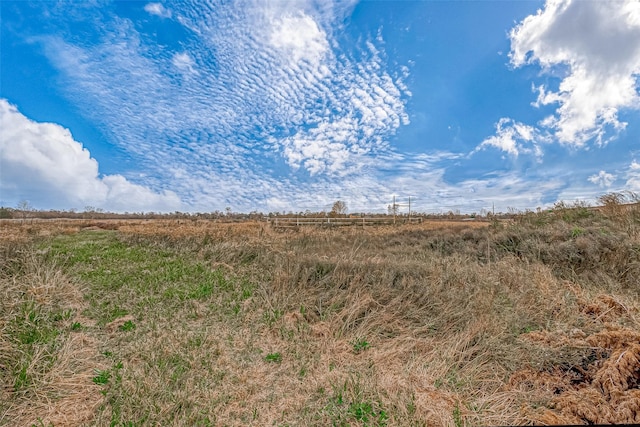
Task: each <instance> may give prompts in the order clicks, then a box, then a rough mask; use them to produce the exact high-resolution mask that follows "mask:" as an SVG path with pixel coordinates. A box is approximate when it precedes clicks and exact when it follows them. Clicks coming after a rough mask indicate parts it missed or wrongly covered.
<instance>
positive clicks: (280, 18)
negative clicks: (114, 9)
mask: <svg viewBox="0 0 640 427" xmlns="http://www.w3.org/2000/svg"><path fill="white" fill-rule="evenodd" d="M352 7H353V5H351V4H348V3H340V4H336V5H333V6H331V7H328V6H326V5H325V6H318V5H317V4H314V3H312V2H309V3H307V2H291V3H287V4H286V5H283V4H280V3H267V2H250V3H243V2H238V3H235V4H232V5H230V6H228V7H224V8H221V7H215V8H214V7H212V8H207V7H203V4H202V3H201V2H195V3H193V4H191V3H182V4H177V3H176V4H172V13H171V17H172V19H175V20H176V22H179V23H181V25H183V26H184V27H185V28H186V29H188V31H190V34H191V37H190V38H189V39H188V40H183V41H181V47H182V48H181V49H180V50H179V51H171V50H170V49H167V50H162V51H155V50H154V49H157V47H156V46H151V45H146V44H145V42H144V40H145V37H144V35H143V34H140V33H139V31H138V29H136V27H135V25H134V23H132V22H130V21H128V20H126V19H114V20H112V21H109V22H105V23H103V28H102V29H101V30H100V31H102V33H101V39H100V41H99V42H98V43H80V42H78V41H77V40H73V42H72V41H71V40H72V39H71V38H65V37H51V36H45V37H41V38H40V39H39V40H40V41H41V42H42V43H43V45H44V47H45V52H46V53H47V55H48V57H49V59H50V61H51V62H52V63H53V64H54V65H55V66H56V67H57V68H58V69H59V70H60V71H62V75H63V79H64V80H65V83H66V84H65V87H66V90H67V93H68V95H69V96H70V97H71V98H72V99H73V100H74V101H75V102H76V103H78V104H79V105H81V106H82V107H84V108H85V110H86V112H87V113H86V114H88V115H90V116H91V119H93V120H96V121H98V122H101V123H102V125H103V127H104V128H105V129H106V130H107V133H108V134H110V135H112V138H113V139H114V142H115V143H117V144H119V145H120V146H121V147H123V148H124V149H126V150H127V151H128V152H129V153H131V154H132V155H134V156H137V158H138V159H139V164H140V166H141V168H144V169H145V170H147V171H148V173H149V176H148V177H147V178H145V179H146V182H147V183H148V184H149V185H152V184H153V183H154V179H156V180H157V181H158V182H159V181H163V182H168V183H169V185H170V186H171V188H173V189H175V190H176V191H177V192H178V193H179V194H181V195H183V196H184V197H185V199H186V201H187V202H189V203H192V204H196V205H198V206H207V205H208V206H211V205H212V204H214V206H219V205H220V204H221V203H225V204H226V203H228V204H233V205H235V206H237V205H240V206H242V207H243V208H244V207H246V206H248V205H251V204H252V203H255V201H256V200H265V196H264V194H266V193H267V192H269V193H271V192H273V191H274V190H277V189H281V191H282V193H283V194H287V193H292V192H295V193H298V192H301V193H303V194H304V193H308V192H309V191H313V190H312V187H314V186H315V185H318V186H321V187H322V188H323V190H316V191H321V192H324V193H326V192H327V188H330V186H329V187H328V185H329V183H330V182H332V177H334V176H340V177H344V176H348V175H353V174H354V173H355V172H358V171H360V172H361V171H362V169H363V168H366V167H369V166H371V167H373V166H372V165H374V166H375V158H376V155H378V154H380V153H383V152H386V151H389V150H390V147H389V145H388V140H389V137H390V136H392V135H393V134H394V133H395V132H396V131H397V129H398V128H399V127H400V126H402V125H403V124H407V123H408V122H409V119H408V115H407V113H406V111H405V102H406V99H407V98H408V96H409V95H408V92H407V90H406V86H405V85H404V83H403V79H405V78H406V77H407V69H406V68H399V69H398V70H396V71H388V67H387V66H386V63H385V59H384V52H383V51H382V49H381V47H379V46H378V47H376V43H380V39H379V37H377V36H375V37H370V38H369V39H366V40H364V41H362V42H361V44H360V46H359V47H358V48H357V51H345V50H343V48H342V47H341V44H340V39H339V37H340V34H341V33H340V32H339V31H338V30H339V28H340V26H341V25H343V21H344V16H345V14H348V13H349V12H350V10H351V8H352ZM145 9H146V10H147V12H149V13H154V14H162V16H165V17H168V16H169V15H168V12H167V11H166V10H165V9H164V8H162V7H161V6H160V5H158V4H150V5H147V7H146V8H145ZM354 57H357V58H358V60H355V59H353V58H354ZM176 70H177V71H178V73H177V74H176V72H175V71H176ZM195 73H197V78H184V77H188V76H189V75H193V74H195ZM123 83H126V84H123ZM114 106H121V107H119V108H114ZM282 162H284V163H282ZM367 165H369V166H367ZM283 167H284V168H286V167H290V168H292V169H293V170H294V171H295V170H300V171H304V173H302V174H299V173H298V174H292V175H291V174H287V173H286V170H284V169H283ZM273 171H275V172H276V175H279V174H280V175H281V174H282V173H285V176H287V177H286V178H282V177H281V176H280V177H274V176H273V174H272V172H273ZM278 171H280V172H278ZM310 176H314V179H313V180H310V179H309V177H310ZM154 177H155V178H154ZM312 182H313V183H312ZM215 183H218V184H215ZM221 183H224V185H223V186H221V185H220V184H221ZM212 187H214V188H215V190H213V189H212ZM343 191H344V190H343ZM327 197H329V198H330V197H334V196H333V195H327ZM289 200H290V201H291V202H293V200H291V196H290V198H289Z"/></svg>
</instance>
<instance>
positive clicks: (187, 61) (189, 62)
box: [171, 52, 198, 74]
mask: <svg viewBox="0 0 640 427" xmlns="http://www.w3.org/2000/svg"><path fill="white" fill-rule="evenodd" d="M171 62H172V63H173V65H174V66H175V67H176V68H177V69H178V70H180V72H182V73H187V74H198V72H197V71H196V69H195V65H196V63H195V61H194V60H193V58H192V57H191V55H189V54H188V53H186V52H181V53H176V54H174V55H173V57H172V58H171Z"/></svg>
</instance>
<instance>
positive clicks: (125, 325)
mask: <svg viewBox="0 0 640 427" xmlns="http://www.w3.org/2000/svg"><path fill="white" fill-rule="evenodd" d="M135 328H136V324H135V323H133V322H132V321H131V320H127V321H126V322H124V323H123V324H122V325H120V328H119V329H120V330H121V331H124V332H127V331H133V330H134V329H135Z"/></svg>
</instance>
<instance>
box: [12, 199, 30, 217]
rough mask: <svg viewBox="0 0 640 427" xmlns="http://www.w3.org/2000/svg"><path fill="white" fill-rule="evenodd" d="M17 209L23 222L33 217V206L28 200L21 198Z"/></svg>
mask: <svg viewBox="0 0 640 427" xmlns="http://www.w3.org/2000/svg"><path fill="white" fill-rule="evenodd" d="M16 209H17V210H18V211H20V216H21V217H22V222H25V221H26V220H27V218H29V217H31V213H32V212H33V206H31V203H29V201H28V200H20V201H19V202H18V205H17V206H16Z"/></svg>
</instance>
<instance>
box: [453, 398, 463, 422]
mask: <svg viewBox="0 0 640 427" xmlns="http://www.w3.org/2000/svg"><path fill="white" fill-rule="evenodd" d="M453 423H454V424H455V426H456V427H462V426H463V425H464V423H463V421H462V412H461V411H460V406H459V405H458V404H457V403H456V406H455V407H454V408H453Z"/></svg>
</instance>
